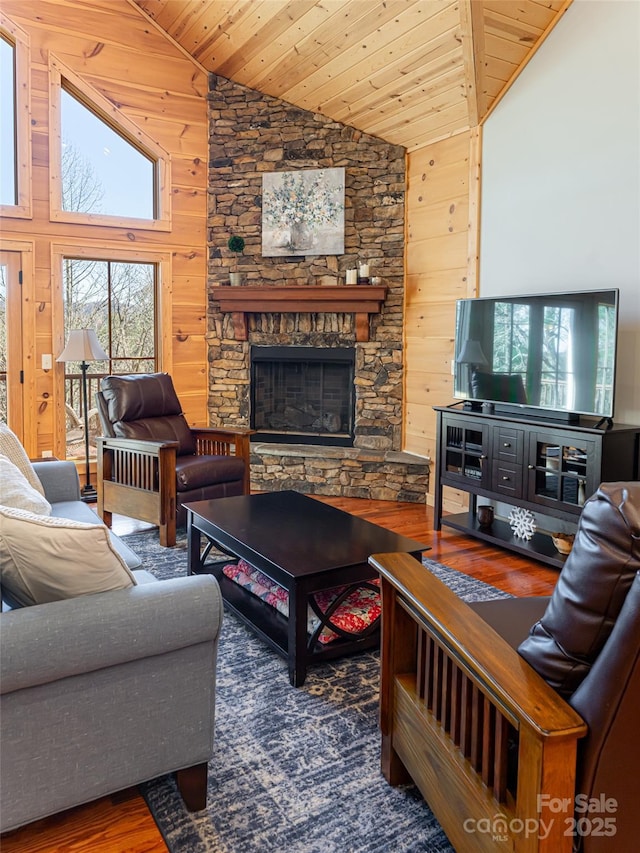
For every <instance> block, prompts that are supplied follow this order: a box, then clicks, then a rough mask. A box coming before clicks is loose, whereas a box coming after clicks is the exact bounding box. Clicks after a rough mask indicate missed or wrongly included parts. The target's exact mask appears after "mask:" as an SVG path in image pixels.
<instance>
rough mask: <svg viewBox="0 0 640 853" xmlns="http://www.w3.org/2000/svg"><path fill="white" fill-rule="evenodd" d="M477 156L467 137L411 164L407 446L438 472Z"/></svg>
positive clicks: (467, 273) (466, 281)
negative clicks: (440, 421)
mask: <svg viewBox="0 0 640 853" xmlns="http://www.w3.org/2000/svg"><path fill="white" fill-rule="evenodd" d="M477 149H478V135H477V133H475V132H471V131H468V132H464V133H460V134H458V135H456V136H454V137H452V138H451V139H446V140H442V141H439V142H437V143H434V144H433V145H429V146H425V147H424V148H421V149H419V150H417V151H414V152H410V154H409V156H408V169H407V172H408V193H407V253H406V272H407V287H406V290H405V339H404V344H405V436H404V446H405V448H406V450H408V451H411V452H414V453H425V452H426V450H427V449H428V451H429V455H430V456H431V457H432V458H433V460H434V463H433V464H435V456H434V453H435V445H436V440H435V439H436V436H435V432H436V417H435V413H434V412H433V409H432V407H433V406H434V405H443V404H444V405H446V404H447V403H449V402H452V399H453V398H452V393H453V386H452V375H451V359H452V357H453V340H454V330H455V329H454V327H455V303H456V300H457V299H459V298H463V297H466V296H470V295H474V289H475V277H476V273H475V268H476V254H477V252H476V248H475V246H476V242H475V238H473V239H472V238H471V237H470V233H471V232H472V231H475V230H476V228H477V215H478V210H479V208H478V205H477V198H478V185H477V183H476V180H477V168H478V166H477V164H478V163H479V156H478V153H477ZM471 185H473V192H470V186H471ZM432 493H433V488H431V489H430V495H428V497H427V499H428V501H429V500H430V499H432V498H431V496H432Z"/></svg>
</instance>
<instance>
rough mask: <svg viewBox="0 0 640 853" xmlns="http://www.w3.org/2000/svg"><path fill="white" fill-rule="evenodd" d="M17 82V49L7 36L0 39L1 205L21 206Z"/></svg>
mask: <svg viewBox="0 0 640 853" xmlns="http://www.w3.org/2000/svg"><path fill="white" fill-rule="evenodd" d="M15 81H16V75H15V48H14V46H13V44H12V43H11V42H9V41H8V40H7V39H6V38H5V37H4V36H0V122H1V123H2V127H3V128H4V130H3V133H2V163H1V166H2V171H1V172H0V204H10V205H15V204H17V203H18V180H17V177H16V162H17V161H16V82H15Z"/></svg>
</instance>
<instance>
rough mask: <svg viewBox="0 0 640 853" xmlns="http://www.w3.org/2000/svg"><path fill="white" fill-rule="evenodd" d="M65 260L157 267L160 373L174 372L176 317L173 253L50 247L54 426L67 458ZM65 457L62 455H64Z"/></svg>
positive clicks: (88, 245)
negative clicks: (60, 359) (63, 354)
mask: <svg viewBox="0 0 640 853" xmlns="http://www.w3.org/2000/svg"><path fill="white" fill-rule="evenodd" d="M65 258H77V259H80V260H97V261H112V262H115V263H117V262H122V263H132V262H138V263H147V264H154V265H155V266H156V268H157V289H156V294H157V299H156V306H155V326H156V345H157V351H156V364H157V369H158V370H159V371H164V372H167V373H171V372H172V368H173V338H172V330H171V317H172V316H173V299H172V292H171V281H172V257H171V252H161V251H158V252H156V251H152V250H147V249H142V250H139V249H127V248H126V247H123V246H122V245H121V244H120V243H105V242H104V241H101V245H100V246H96V245H95V244H94V243H92V242H91V241H88V240H87V241H79V240H78V241H74V242H73V243H55V244H52V246H51V271H52V276H51V287H52V309H53V310H52V315H53V316H52V327H53V352H54V359H53V364H54V386H55V394H54V399H55V400H56V401H57V404H56V412H55V419H54V420H55V425H54V443H55V447H56V450H55V453H56V454H57V455H60V456H61V458H64V452H65V447H66V435H65V411H64V401H65V387H64V378H65V365H64V364H63V363H61V362H60V363H58V362H56V358H57V357H58V355H59V354H60V353H61V352H62V350H63V349H64V345H65V340H64V298H63V281H64V272H63V261H64V259H65ZM61 454H62V455H61Z"/></svg>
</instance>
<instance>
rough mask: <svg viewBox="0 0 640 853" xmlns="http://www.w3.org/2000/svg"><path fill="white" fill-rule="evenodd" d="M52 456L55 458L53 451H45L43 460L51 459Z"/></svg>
mask: <svg viewBox="0 0 640 853" xmlns="http://www.w3.org/2000/svg"><path fill="white" fill-rule="evenodd" d="M52 456H53V451H52V450H43V451H42V458H43V459H51V457H52Z"/></svg>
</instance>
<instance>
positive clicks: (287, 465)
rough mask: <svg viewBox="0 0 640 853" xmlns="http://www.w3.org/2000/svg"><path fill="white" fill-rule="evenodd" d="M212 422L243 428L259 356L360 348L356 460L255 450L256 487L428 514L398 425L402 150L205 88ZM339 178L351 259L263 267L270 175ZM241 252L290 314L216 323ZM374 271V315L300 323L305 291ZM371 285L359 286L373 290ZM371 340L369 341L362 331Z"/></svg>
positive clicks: (295, 450)
mask: <svg viewBox="0 0 640 853" xmlns="http://www.w3.org/2000/svg"><path fill="white" fill-rule="evenodd" d="M209 129H210V132H209V142H210V162H209V193H208V245H209V270H208V280H209V305H208V334H207V343H208V358H209V416H210V423H211V424H212V425H222V426H225V425H226V426H249V424H250V414H251V412H250V381H251V363H250V351H251V347H260V346H273V347H283V346H296V347H330V348H334V347H341V348H355V378H354V387H355V417H354V440H353V446H352V447H335V446H326V445H324V446H317V445H308V444H287V443H277V442H274V443H272V442H269V443H266V442H254V443H253V444H252V458H251V482H252V487H253V488H255V489H262V490H278V489H296V490H298V491H301V492H307V493H317V494H326V495H343V496H345V497H362V498H374V499H381V500H407V501H415V502H418V501H423V500H424V499H425V494H426V491H427V487H428V475H429V460H428V459H426V458H424V457H420V456H415V455H413V454H408V453H405V452H403V451H402V450H401V447H402V417H403V348H402V333H403V295H404V192H405V157H404V149H402V148H401V147H399V146H394V145H391V144H389V143H386V142H383V141H382V140H379V139H376V138H375V137H371V136H367V135H366V134H362V133H361V132H360V131H356V130H355V129H353V128H350V127H347V126H345V125H341V124H339V123H337V122H332V121H330V120H329V119H326V118H325V117H323V116H320V115H318V114H317V113H310V112H306V111H304V110H300V109H298V108H295V107H293V106H291V105H290V104H287V103H285V102H283V101H280V100H278V99H276V98H270V97H268V96H264V95H262V94H259V93H257V92H254V91H253V90H251V89H247V88H245V87H243V86H240V85H239V84H236V83H234V82H232V81H229V80H226V79H224V78H221V77H217V76H216V75H210V87H209ZM336 166H343V167H344V168H345V254H344V255H343V256H306V257H294V258H290V259H283V258H271V257H262V254H261V208H260V201H261V193H262V172H264V171H289V170H295V169H311V168H314V169H317V168H329V167H336ZM232 234H239V235H242V236H243V237H244V238H245V242H246V248H245V252H244V254H243V255H241V256H240V257H239V259H238V260H239V268H240V270H241V271H242V272H243V273H244V277H245V280H246V283H247V284H248V285H251V286H252V287H260V288H274V287H275V288H277V287H278V286H280V287H282V286H283V285H287V286H291V285H293V286H295V287H296V288H297V289H299V292H300V294H301V296H300V300H301V301H302V304H301V305H298V306H297V308H296V310H295V311H282V312H279V311H277V310H258V311H256V312H255V313H253V312H251V311H250V310H247V311H246V313H245V315H244V320H243V323H242V324H241V325H240V326H239V324H238V318H237V316H235V317H234V315H233V313H230V312H225V311H223V310H221V306H220V301H219V299H218V298H217V294H219V292H220V289H221V285H222V286H224V287H225V290H228V289H229V288H228V286H227V285H226V282H227V281H228V271H229V268H230V253H229V252H228V250H227V248H226V243H227V240H228V238H229V236H230V235H232ZM358 262H367V263H369V265H370V269H371V275H376V276H379V277H380V278H381V279H382V284H383V285H384V286H385V287H386V296H385V298H384V301H383V302H382V304H381V305H380V310H379V313H370V314H368V315H366V314H365V315H364V316H363V315H362V314H361V313H360V314H359V313H358V312H357V311H355V312H354V311H350V310H344V311H336V312H334V311H331V310H330V306H328V307H322V309H321V310H311V311H309V312H307V311H304V310H302V309H303V307H304V305H303V303H304V288H305V286H309V285H315V287H314V288H312V289H310V290H309V294H310V295H311V293H312V291H314V290H317V286H318V285H321V286H323V287H322V290H323V291H324V288H325V287H326V288H327V289H328V291H329V292H331V293H333V292H334V291H333V286H337V287H336V291H335V292H336V293H337V292H338V289H339V287H340V284H344V281H345V279H344V271H345V270H346V269H347V268H351V267H353V266H356V265H357V264H358ZM366 287H367V285H362V288H366ZM363 326H364V327H365V328H364V329H363Z"/></svg>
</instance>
